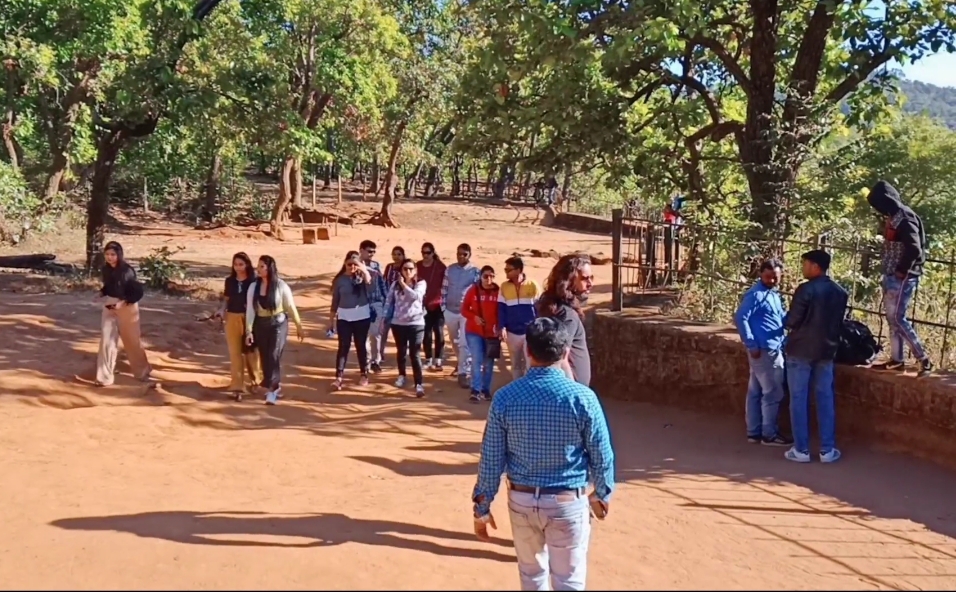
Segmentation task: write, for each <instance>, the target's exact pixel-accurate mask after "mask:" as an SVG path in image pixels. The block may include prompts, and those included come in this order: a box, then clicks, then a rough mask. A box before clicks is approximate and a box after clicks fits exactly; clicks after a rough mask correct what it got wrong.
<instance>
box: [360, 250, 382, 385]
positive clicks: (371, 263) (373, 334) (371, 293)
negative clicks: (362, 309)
mask: <svg viewBox="0 0 956 592" xmlns="http://www.w3.org/2000/svg"><path fill="white" fill-rule="evenodd" d="M375 250H376V245H375V243H374V242H372V241H370V240H363V241H362V243H361V244H360V245H359V255H360V256H361V258H362V263H363V264H364V265H365V269H367V270H368V273H369V276H370V278H371V279H370V281H369V283H368V304H369V307H370V308H371V310H372V324H371V325H370V326H369V330H368V345H367V346H366V347H367V350H368V352H369V354H370V355H371V358H370V360H369V368H370V369H371V370H372V372H376V373H378V372H381V371H382V350H383V348H384V345H385V339H386V336H387V333H386V329H385V297H386V296H387V295H388V285H387V284H386V283H385V276H384V274H383V273H382V267H381V266H380V265H379V264H378V261H375V259H374V257H375Z"/></svg>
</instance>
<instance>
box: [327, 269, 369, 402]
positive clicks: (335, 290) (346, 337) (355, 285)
mask: <svg viewBox="0 0 956 592" xmlns="http://www.w3.org/2000/svg"><path fill="white" fill-rule="evenodd" d="M371 281H372V276H371V274H370V273H369V271H368V269H367V268H366V267H365V264H364V263H362V258H361V257H360V256H359V253H358V251H349V252H348V254H347V255H346V256H345V263H343V264H342V269H340V270H339V272H338V273H337V274H335V278H333V279H332V308H331V309H330V312H329V320H330V324H331V322H332V321H334V322H335V332H336V334H337V335H338V337H339V349H338V354H337V355H336V358H335V382H333V383H332V388H333V389H335V390H338V389H340V388H342V381H343V379H344V378H343V375H344V374H345V364H346V362H348V359H349V347H350V346H351V344H352V343H354V344H355V353H357V354H358V360H359V368H360V371H361V373H362V376H361V377H360V378H359V385H360V386H365V385H367V384H368V347H367V339H368V330H369V328H370V327H371V325H372V321H373V320H375V319H373V318H372V308H371V306H369V300H368V286H369V284H370V283H371Z"/></svg>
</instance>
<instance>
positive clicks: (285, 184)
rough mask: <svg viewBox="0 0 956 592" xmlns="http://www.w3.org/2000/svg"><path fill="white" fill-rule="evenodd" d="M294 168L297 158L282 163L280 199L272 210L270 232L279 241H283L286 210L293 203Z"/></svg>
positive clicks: (290, 158)
mask: <svg viewBox="0 0 956 592" xmlns="http://www.w3.org/2000/svg"><path fill="white" fill-rule="evenodd" d="M294 168H295V158H294V157H291V156H289V157H286V159H285V160H284V161H283V162H282V174H281V176H280V177H279V197H278V199H277V200H276V205H275V207H274V208H273V209H272V218H270V220H269V230H271V231H272V236H273V237H274V238H277V239H279V240H282V224H283V223H284V222H285V220H286V216H287V215H288V214H287V212H286V210H287V209H288V207H289V204H290V203H292V177H293V174H292V170H293V169H294Z"/></svg>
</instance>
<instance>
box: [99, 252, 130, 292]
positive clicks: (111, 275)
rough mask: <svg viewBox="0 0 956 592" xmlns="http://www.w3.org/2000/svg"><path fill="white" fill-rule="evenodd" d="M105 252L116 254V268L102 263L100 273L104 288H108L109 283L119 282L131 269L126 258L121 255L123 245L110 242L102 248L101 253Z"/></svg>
mask: <svg viewBox="0 0 956 592" xmlns="http://www.w3.org/2000/svg"><path fill="white" fill-rule="evenodd" d="M106 251H113V252H114V253H116V267H113V266H111V265H110V264H109V263H106V262H105V261H104V262H103V269H102V270H101V272H102V276H103V285H104V286H108V285H110V284H111V283H116V282H121V281H122V279H123V276H124V275H126V274H127V273H129V271H130V270H132V269H133V268H132V267H130V264H129V263H127V262H126V257H124V255H123V245H121V244H119V243H118V242H116V241H110V242H108V243H106V246H104V247H103V252H104V253H105V252H106Z"/></svg>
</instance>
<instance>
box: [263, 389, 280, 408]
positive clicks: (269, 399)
mask: <svg viewBox="0 0 956 592" xmlns="http://www.w3.org/2000/svg"><path fill="white" fill-rule="evenodd" d="M278 401H279V397H278V396H277V395H276V393H275V391H269V392H268V393H266V405H275V404H276V403H277V402H278Z"/></svg>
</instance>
